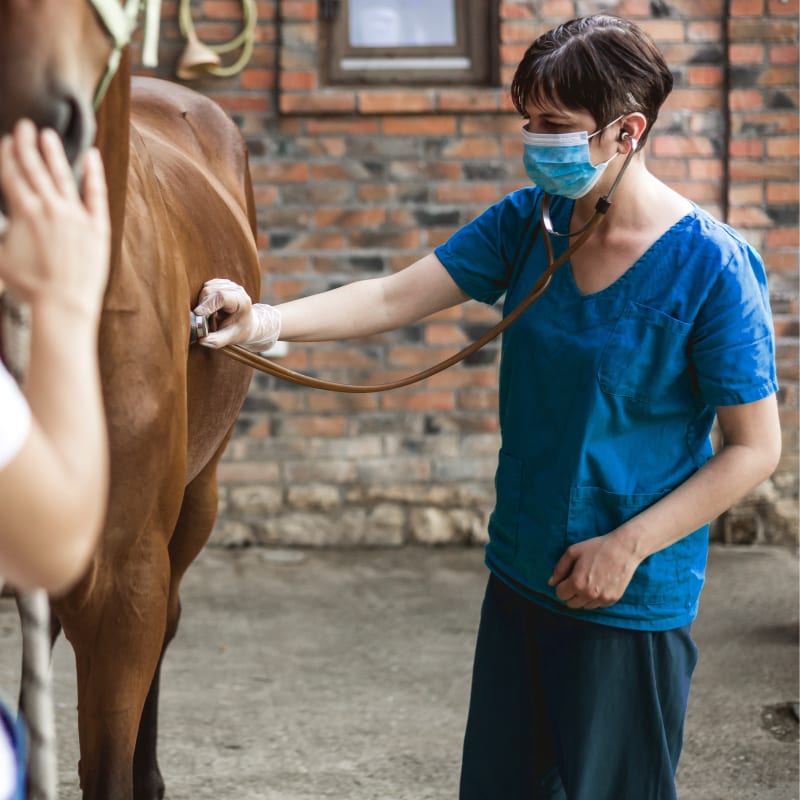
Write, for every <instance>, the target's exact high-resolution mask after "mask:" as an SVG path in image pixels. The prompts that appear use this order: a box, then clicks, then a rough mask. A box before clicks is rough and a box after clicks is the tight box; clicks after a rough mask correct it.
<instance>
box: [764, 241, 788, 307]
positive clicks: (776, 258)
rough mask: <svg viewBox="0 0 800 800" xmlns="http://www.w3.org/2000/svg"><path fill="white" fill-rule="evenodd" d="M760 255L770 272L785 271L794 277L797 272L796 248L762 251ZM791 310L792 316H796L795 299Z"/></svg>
mask: <svg viewBox="0 0 800 800" xmlns="http://www.w3.org/2000/svg"><path fill="white" fill-rule="evenodd" d="M762 255H763V256H764V264H765V265H766V267H767V270H768V271H769V273H770V274H772V273H773V272H785V273H787V274H789V275H792V276H793V277H794V276H795V274H796V273H797V248H793V249H792V250H791V251H786V250H784V251H783V252H774V251H772V252H767V253H763V254H762ZM795 291H796V290H795ZM773 305H774V301H773ZM791 310H792V312H793V314H794V316H797V300H796V299H795V301H794V306H793V308H792V309H791Z"/></svg>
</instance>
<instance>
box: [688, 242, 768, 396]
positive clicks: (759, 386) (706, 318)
mask: <svg viewBox="0 0 800 800" xmlns="http://www.w3.org/2000/svg"><path fill="white" fill-rule="evenodd" d="M691 348H692V349H691V355H692V362H693V366H694V370H695V377H696V379H697V385H698V388H699V391H700V395H701V397H702V399H703V400H704V401H705V402H706V403H708V404H709V405H713V406H726V405H738V404H741V403H751V402H754V401H756V400H761V399H762V398H764V397H767V396H769V395H771V394H773V393H774V392H776V391H777V389H778V382H777V378H776V370H775V338H774V332H773V326H772V313H771V311H770V307H769V294H768V291H767V277H766V272H765V270H764V264H763V263H762V261H761V258H760V257H759V255H758V254H757V253H756V251H755V250H753V248H752V247H750V246H749V245H747V244H744V243H742V245H741V247H739V248H736V249H735V251H734V253H733V255H732V256H731V257H730V259H729V260H728V263H727V264H725V265H724V267H723V268H722V270H721V271H720V272H719V274H718V275H717V278H716V280H715V282H714V285H713V286H712V287H711V291H710V292H709V294H708V297H707V298H706V301H705V303H704V304H703V307H702V309H701V310H700V313H699V314H698V317H697V319H696V324H695V330H694V335H693V337H692V344H691Z"/></svg>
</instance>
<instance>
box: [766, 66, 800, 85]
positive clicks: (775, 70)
mask: <svg viewBox="0 0 800 800" xmlns="http://www.w3.org/2000/svg"><path fill="white" fill-rule="evenodd" d="M758 85H759V86H797V70H796V69H795V68H794V67H771V68H768V69H764V70H762V71H761V74H760V75H759V76H758Z"/></svg>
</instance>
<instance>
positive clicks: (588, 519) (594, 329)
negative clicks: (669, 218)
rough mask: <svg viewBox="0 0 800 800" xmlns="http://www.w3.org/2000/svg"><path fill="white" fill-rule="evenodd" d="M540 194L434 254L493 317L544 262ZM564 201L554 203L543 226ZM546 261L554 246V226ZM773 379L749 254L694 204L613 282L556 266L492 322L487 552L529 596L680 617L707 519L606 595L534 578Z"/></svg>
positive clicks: (563, 209) (687, 459)
mask: <svg viewBox="0 0 800 800" xmlns="http://www.w3.org/2000/svg"><path fill="white" fill-rule="evenodd" d="M541 198H542V193H541V191H540V190H539V189H537V188H536V187H531V188H526V189H521V190H519V191H517V192H514V193H512V194H511V195H509V196H508V197H506V198H505V199H504V200H502V201H501V202H500V203H498V204H496V205H495V206H493V207H491V208H490V209H488V210H487V211H485V212H484V213H483V214H482V215H481V216H480V217H478V218H477V219H475V220H474V221H473V222H471V223H469V224H468V225H466V226H465V227H464V228H462V229H461V230H460V231H458V232H457V233H456V234H454V235H453V236H452V237H451V238H450V239H449V241H447V242H446V243H445V244H444V245H442V246H440V247H438V248H437V249H436V251H435V252H436V255H437V257H438V258H439V260H440V261H441V262H442V264H443V265H444V266H445V268H446V269H447V270H448V272H449V273H450V275H451V276H452V277H453V279H454V280H455V281H456V283H457V284H458V285H459V286H460V287H461V289H462V290H463V291H464V292H466V293H467V294H468V295H470V296H471V297H473V298H475V299H477V300H480V301H483V302H485V303H490V304H493V303H495V302H497V300H498V299H499V298H500V297H501V296H502V295H503V293H505V295H506V297H505V303H504V308H503V311H504V314H505V313H508V312H509V311H511V310H512V309H513V308H514V307H515V306H517V305H518V304H519V303H520V302H521V301H522V300H523V299H524V297H525V296H526V294H527V293H528V291H529V290H530V288H531V287H532V286H533V284H534V283H535V282H536V279H537V278H538V277H539V276H540V275H541V273H542V272H543V271H544V269H545V268H546V266H547V256H546V251H545V246H544V241H543V235H542V234H541V232H540V229H539V210H540V203H541ZM572 207H573V201H571V200H567V199H564V198H558V197H556V198H553V200H552V204H551V218H552V219H553V223H554V226H555V229H556V230H557V231H567V230H569V222H570V216H571V213H572ZM553 245H554V250H555V253H556V257H557V256H558V255H559V254H560V253H561V252H563V251H564V250H566V248H567V246H568V243H567V241H566V239H563V238H555V237H554V238H553ZM776 390H777V381H776V377H775V358H774V340H773V333H772V318H771V314H770V309H769V300H768V294H767V286H766V275H765V272H764V267H763V264H762V262H761V259H760V258H759V256H758V254H757V253H756V252H755V251H754V250H753V249H752V248H751V247H750V246H749V245H748V244H747V243H746V242H745V241H744V240H743V239H742V238H741V236H739V234H737V233H736V232H735V231H734V230H732V229H731V228H729V227H728V226H726V225H724V224H722V223H721V222H719V221H718V220H716V219H714V218H713V217H712V216H710V215H709V214H707V213H705V212H704V211H702V210H701V209H699V208H696V207H695V208H694V209H693V210H692V211H690V213H688V214H687V215H686V216H685V217H683V218H682V219H680V220H679V221H678V222H677V223H676V224H675V225H673V226H672V227H671V228H670V229H669V230H668V231H667V232H666V233H664V234H663V235H662V236H661V237H660V238H659V239H658V240H657V241H656V242H655V243H653V244H652V245H651V247H650V248H649V249H648V250H647V252H645V253H644V255H642V256H641V258H639V260H638V261H636V263H634V264H633V265H632V266H631V267H630V268H629V269H628V270H627V271H626V272H625V273H624V274H623V275H622V276H620V277H619V278H618V279H617V280H616V281H615V282H614V283H613V284H611V285H610V286H608V287H607V288H605V289H603V290H602V291H599V292H595V293H592V294H582V293H581V291H580V290H579V289H578V287H577V286H576V284H575V281H574V280H573V277H572V273H571V270H570V266H569V263H566V264H564V265H563V266H562V267H560V268H559V269H558V270H557V272H556V273H555V275H554V276H553V280H552V282H551V284H550V286H549V287H548V289H547V290H546V291H545V293H544V295H543V296H542V297H541V298H540V299H539V300H537V301H536V302H535V303H534V304H533V305H532V306H531V308H529V309H528V310H527V311H526V312H525V313H524V314H523V315H522V316H521V317H520V318H519V319H518V320H517V321H516V322H515V323H514V324H513V325H511V327H510V328H508V329H507V330H506V331H505V333H504V334H503V343H502V356H501V362H500V425H501V432H502V447H501V450H500V454H499V460H498V467H497V473H496V477H495V487H496V491H497V500H496V505H495V509H494V511H493V513H492V515H491V518H490V523H489V538H490V541H489V544H488V545H487V548H486V562H487V565H488V566H489V568H490V569H491V570H492V571H493V572H495V574H497V575H498V577H500V578H501V579H503V580H505V581H506V582H507V583H509V584H510V585H512V586H513V587H514V588H516V589H517V590H518V591H520V592H522V593H523V594H525V595H526V596H528V597H529V598H530V599H532V600H534V601H536V602H539V603H543V604H545V605H548V607H551V608H553V609H555V610H557V611H560V612H562V613H566V614H569V615H571V616H577V617H580V618H583V619H586V620H589V621H594V622H598V623H603V624H606V625H613V626H617V627H624V628H635V629H641V630H666V629H669V628H675V627H679V626H682V625H686V624H688V623H690V622H691V621H692V620H693V619H694V617H695V615H696V613H697V604H698V598H699V595H700V590H701V589H702V586H703V581H704V578H705V565H706V555H707V550H708V525H705V526H703V527H702V528H700V529H698V530H696V531H694V532H693V533H691V534H690V535H688V536H686V537H684V538H683V539H681V540H680V541H678V542H676V543H675V544H673V545H671V546H670V547H668V548H666V549H664V550H662V551H660V552H658V553H655V554H654V555H652V556H650V557H649V558H647V559H645V560H644V561H643V562H642V564H641V565H640V566H639V568H638V569H637V571H636V573H635V574H634V577H633V579H632V581H631V583H630V585H629V586H628V589H627V591H626V592H625V594H624V595H623V596H622V598H621V599H620V600H619V601H618V602H617V603H615V604H614V605H612V606H610V607H609V608H603V609H596V610H592V611H572V610H571V609H569V608H567V607H566V606H565V605H564V604H563V603H562V602H561V601H559V600H558V599H557V598H556V595H555V590H554V588H553V587H550V586H548V585H547V580H548V578H549V577H550V575H551V574H552V572H553V568H554V567H555V565H556V563H557V562H558V560H559V559H560V558H561V556H562V555H563V554H564V552H565V551H566V549H567V548H568V547H569V546H570V545H571V544H573V543H575V542H580V541H583V540H585V539H588V538H591V537H594V536H601V535H604V534H606V533H609V532H611V531H612V530H614V529H615V528H616V527H618V526H619V525H620V524H622V523H623V522H625V521H626V520H628V519H630V518H631V517H633V516H634V515H636V514H637V513H638V512H640V511H642V510H644V509H645V508H647V507H648V506H650V505H651V504H652V503H654V502H655V501H657V500H658V499H659V498H661V497H663V496H664V495H665V494H667V493H668V492H669V491H671V490H672V489H674V488H675V487H676V486H678V484H680V483H682V482H683V481H685V480H686V479H687V478H688V477H689V476H690V475H691V474H692V473H693V472H695V471H696V470H697V469H698V468H699V467H700V466H702V464H703V463H705V461H707V460H708V459H709V458H710V457H711V455H712V450H711V443H710V439H709V433H710V430H711V426H712V423H713V421H714V416H715V407H716V406H720V405H734V404H740V403H749V402H752V401H755V400H759V399H762V398H764V397H767V396H768V395H770V394H772V393H773V392H775V391H776Z"/></svg>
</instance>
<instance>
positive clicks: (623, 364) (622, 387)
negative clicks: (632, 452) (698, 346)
mask: <svg viewBox="0 0 800 800" xmlns="http://www.w3.org/2000/svg"><path fill="white" fill-rule="evenodd" d="M691 329H692V326H691V325H690V324H689V323H687V322H682V321H681V320H678V319H675V318H674V317H671V316H669V315H668V314H665V313H664V312H663V311H659V310H658V309H655V308H651V307H649V306H644V305H641V304H640V303H634V302H630V303H628V305H627V307H626V308H625V311H624V312H623V313H622V316H621V317H620V318H619V319H618V320H617V324H616V325H615V326H614V330H613V331H612V333H611V336H610V337H609V340H608V342H607V344H606V346H605V349H604V351H603V354H602V356H601V357H600V365H599V367H598V371H597V379H598V382H599V384H600V388H601V389H602V390H603V391H604V392H605V393H606V394H610V395H617V396H620V397H629V398H631V399H633V400H636V401H639V402H648V401H649V400H651V399H654V398H657V397H660V396H662V395H663V394H664V392H665V391H666V390H667V389H669V387H670V386H671V385H672V384H673V383H674V382H675V381H676V380H677V379H678V377H679V376H680V375H681V374H682V373H684V372H685V371H687V370H688V367H689V356H688V353H687V344H688V341H689V334H690V332H691Z"/></svg>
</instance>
